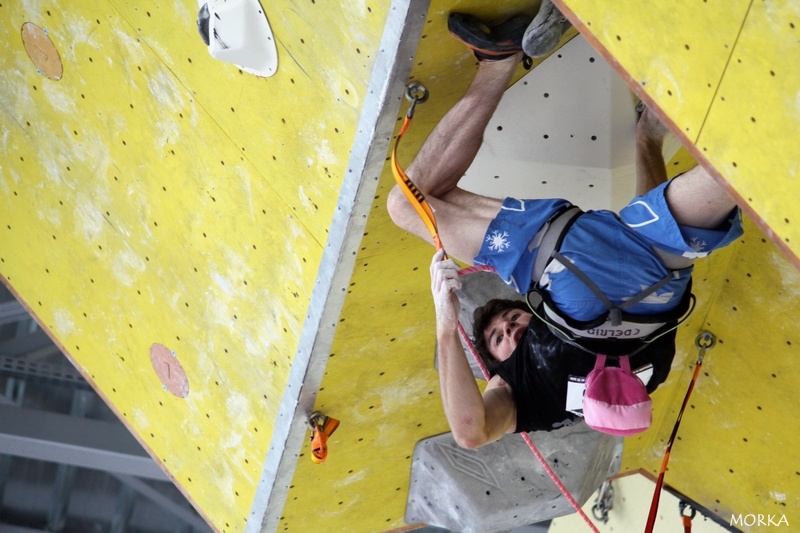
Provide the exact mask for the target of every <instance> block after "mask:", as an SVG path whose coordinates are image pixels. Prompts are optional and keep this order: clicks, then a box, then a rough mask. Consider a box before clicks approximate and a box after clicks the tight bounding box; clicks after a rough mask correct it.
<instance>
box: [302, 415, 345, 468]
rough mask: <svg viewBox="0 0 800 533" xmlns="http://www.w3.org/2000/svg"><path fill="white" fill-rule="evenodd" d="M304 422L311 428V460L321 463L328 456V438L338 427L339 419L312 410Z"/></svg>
mask: <svg viewBox="0 0 800 533" xmlns="http://www.w3.org/2000/svg"><path fill="white" fill-rule="evenodd" d="M306 423H307V424H308V427H310V428H311V460H312V461H314V462H315V463H317V464H322V463H324V462H325V459H327V458H328V438H329V437H330V436H331V435H333V432H334V431H336V428H338V427H339V421H338V420H337V419H335V418H332V417H330V416H327V415H325V414H324V413H322V412H321V411H314V412H313V413H311V414H310V415H308V418H307V419H306Z"/></svg>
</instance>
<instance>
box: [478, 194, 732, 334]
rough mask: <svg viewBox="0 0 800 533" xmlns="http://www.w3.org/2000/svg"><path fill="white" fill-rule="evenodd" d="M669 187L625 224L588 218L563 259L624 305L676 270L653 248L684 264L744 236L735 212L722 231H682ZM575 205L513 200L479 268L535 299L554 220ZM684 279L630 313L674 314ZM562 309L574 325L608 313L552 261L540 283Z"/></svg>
mask: <svg viewBox="0 0 800 533" xmlns="http://www.w3.org/2000/svg"><path fill="white" fill-rule="evenodd" d="M668 184H669V182H667V183H664V184H662V185H661V186H659V187H656V188H655V189H653V190H651V191H649V192H647V193H646V194H645V195H643V196H639V197H637V198H634V199H633V201H631V203H630V204H628V205H627V206H626V207H624V208H623V209H622V210H621V211H620V214H619V216H617V215H616V214H615V213H612V212H611V211H606V210H600V211H587V212H586V214H584V215H583V216H581V217H579V218H578V219H577V220H576V221H575V223H574V224H573V225H572V226H571V227H570V229H569V231H568V232H567V234H566V235H565V237H564V240H563V242H562V245H561V249H560V251H561V253H562V254H563V255H564V256H566V257H567V258H569V259H570V260H571V261H572V262H573V263H574V264H575V265H576V266H577V267H578V268H579V269H580V270H581V271H583V272H584V273H585V274H586V275H587V276H588V277H589V278H590V279H591V280H592V281H593V282H594V283H595V284H596V285H597V286H598V287H599V288H600V289H601V290H602V291H603V293H605V294H606V296H608V298H609V299H610V300H611V301H612V302H613V303H614V304H615V305H619V304H620V303H622V302H624V301H625V300H626V299H630V298H633V297H634V296H636V295H637V294H639V292H641V290H642V289H643V288H644V287H647V286H649V285H652V284H654V283H656V282H658V281H659V280H660V279H662V278H663V277H664V276H666V275H667V273H668V272H669V270H668V269H667V268H666V267H665V266H664V264H663V262H662V260H661V259H660V258H659V256H658V255H657V254H656V252H655V251H654V249H653V248H654V247H657V248H660V249H661V250H663V251H665V252H667V253H669V254H674V255H678V256H682V257H685V258H689V259H693V258H696V257H703V256H705V255H708V254H709V253H710V252H711V251H713V250H716V249H718V248H721V247H724V246H726V245H728V244H730V243H731V242H733V241H734V240H736V239H737V238H738V237H739V236H740V235H741V234H742V223H741V214H740V212H739V210H738V209H734V210H733V211H732V212H731V217H730V219H729V220H728V221H727V222H726V223H725V224H723V225H722V226H721V227H719V228H716V229H713V230H707V229H699V228H692V227H688V226H681V225H679V224H678V223H677V222H676V221H675V219H674V218H673V217H672V213H671V212H670V210H669V207H668V206H667V202H666V199H665V197H664V192H665V190H666V187H667V186H668ZM569 205H570V203H569V202H568V201H566V200H561V199H547V200H516V199H513V198H507V199H505V201H504V202H503V206H502V207H501V209H500V212H499V213H498V214H497V216H496V217H495V219H494V220H493V221H492V222H491V223H490V224H489V228H488V229H487V231H486V235H485V238H484V241H483V244H482V246H481V250H480V252H479V253H478V255H477V256H476V257H475V259H474V263H475V264H476V265H488V266H491V267H492V268H494V270H495V271H496V272H497V274H498V275H499V276H500V277H501V278H502V279H503V280H504V281H505V282H506V283H508V284H509V285H510V286H511V287H512V288H514V289H515V290H516V291H517V292H519V293H521V294H524V293H526V292H528V291H529V290H530V289H531V287H532V285H533V283H532V280H531V271H532V268H533V263H534V261H535V259H536V254H537V252H538V248H539V244H540V242H541V238H542V236H543V234H544V229H543V228H544V226H545V223H546V222H547V220H548V219H549V218H550V217H551V216H553V215H554V214H555V213H557V212H558V211H559V210H561V209H562V208H563V207H565V206H569ZM688 278H689V276H688V275H684V276H682V277H679V278H676V279H674V280H672V281H670V282H669V283H668V284H667V285H666V286H664V287H663V288H661V289H660V290H659V291H658V292H657V293H654V294H652V295H650V296H648V297H647V298H645V299H643V300H642V301H641V302H639V303H637V304H636V305H634V306H632V307H631V308H629V309H627V311H629V312H630V313H632V314H644V315H646V314H655V313H660V312H664V311H669V310H671V309H673V308H674V307H676V306H677V305H678V303H679V302H680V299H681V297H682V296H683V293H684V292H685V290H686V287H687V286H688V283H689V279H688ZM540 284H541V286H542V288H544V289H545V290H547V291H549V293H550V296H551V297H552V299H553V302H554V303H555V304H556V305H557V306H558V308H559V309H560V310H561V311H562V312H563V313H565V314H567V315H568V316H570V317H572V318H573V319H575V320H592V319H594V318H596V317H598V316H600V315H601V314H602V313H604V312H605V311H606V307H605V306H604V305H603V304H602V303H601V302H600V301H599V299H598V298H597V296H595V295H594V294H593V293H592V292H591V290H590V289H589V288H588V287H587V286H586V285H585V284H584V283H583V282H582V281H581V280H580V279H578V278H577V277H576V276H575V275H574V274H572V273H571V272H570V271H568V270H566V269H565V268H564V267H563V266H561V265H560V263H558V262H557V261H551V262H550V265H549V266H548V268H547V270H546V271H545V274H544V276H543V277H542V279H541V280H540Z"/></svg>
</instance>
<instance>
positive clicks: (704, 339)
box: [644, 331, 717, 533]
mask: <svg viewBox="0 0 800 533" xmlns="http://www.w3.org/2000/svg"><path fill="white" fill-rule="evenodd" d="M715 344H717V338H716V337H715V336H714V334H713V333H711V332H709V331H702V332H700V334H699V335H698V336H697V338H695V341H694V345H695V346H696V347H697V348H698V349H699V350H700V353H699V354H698V356H697V364H696V365H695V367H694V374H693V375H692V381H691V382H690V383H689V388H688V389H687V391H686V396H684V398H683V404H682V405H681V410H680V412H679V413H678V419H677V420H676V421H675V427H673V428H672V434H671V435H670V436H669V441H667V449H666V450H665V451H664V459H663V460H662V461H661V471H660V472H659V473H658V480H657V481H656V490H655V492H654V493H653V501H652V503H651V504H650V514H649V515H648V517H647V525H646V526H645V528H644V530H645V533H652V532H653V528H654V527H655V525H656V515H657V514H658V501H659V500H660V499H661V487H663V485H664V474H665V473H666V472H667V463H669V455H670V452H671V451H672V444H673V443H674V442H675V437H676V436H677V435H678V428H679V427H680V425H681V419H682V418H683V412H684V411H685V410H686V405H687V404H688V403H689V396H691V394H692V390H693V389H694V384H695V382H696V381H697V376H698V375H699V374H700V368H701V367H702V366H703V358H704V357H705V355H706V350H710V349H711V348H713V347H714V345H715Z"/></svg>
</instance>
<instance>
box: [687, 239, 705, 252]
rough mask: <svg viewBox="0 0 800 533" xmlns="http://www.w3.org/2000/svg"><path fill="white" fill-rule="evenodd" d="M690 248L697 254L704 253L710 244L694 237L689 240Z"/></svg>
mask: <svg viewBox="0 0 800 533" xmlns="http://www.w3.org/2000/svg"><path fill="white" fill-rule="evenodd" d="M689 246H691V247H692V250H694V251H695V252H702V251H704V250H705V249H706V246H708V244H707V243H706V241H701V240H700V239H698V238H697V237H692V238H691V239H690V240H689Z"/></svg>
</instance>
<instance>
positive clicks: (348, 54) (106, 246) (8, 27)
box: [0, 0, 385, 531]
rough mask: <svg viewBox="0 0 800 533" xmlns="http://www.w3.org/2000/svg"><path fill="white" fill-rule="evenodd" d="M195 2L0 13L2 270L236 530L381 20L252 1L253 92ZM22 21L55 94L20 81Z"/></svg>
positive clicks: (130, 421) (136, 427)
mask: <svg viewBox="0 0 800 533" xmlns="http://www.w3.org/2000/svg"><path fill="white" fill-rule="evenodd" d="M196 11H197V3H196V2H193V1H189V0H186V1H184V2H177V3H173V4H170V5H168V6H165V5H163V4H156V3H145V4H142V3H133V2H110V3H101V4H98V5H89V4H81V3H71V4H68V5H65V4H63V3H61V4H58V3H46V2H19V3H17V2H15V3H12V4H8V3H6V4H3V5H2V6H0V21H2V27H1V28H0V32H1V33H2V35H3V37H4V42H6V43H7V46H6V47H5V48H4V51H3V53H2V55H0V85H1V86H2V91H0V100H1V101H2V104H3V107H4V112H3V113H2V114H0V117H1V118H0V124H1V125H2V126H1V127H2V131H3V134H2V136H0V143H2V151H3V153H4V156H5V157H4V161H3V162H2V163H0V168H1V169H2V174H0V206H1V207H0V223H2V228H3V232H2V234H0V272H2V275H3V279H4V281H5V282H6V283H7V284H8V285H9V286H10V287H11V288H12V290H13V291H14V292H15V293H16V294H17V295H18V296H19V297H20V298H21V299H22V300H23V301H24V302H25V303H26V304H27V305H28V306H29V307H30V308H31V310H32V311H33V313H34V314H35V316H36V317H37V319H38V320H39V322H40V323H41V324H42V326H43V327H44V328H45V329H46V330H47V331H48V332H49V334H50V335H51V336H52V337H53V338H54V340H55V341H56V342H57V343H58V344H59V345H60V346H62V347H63V350H64V352H65V353H66V354H67V355H68V356H69V357H70V358H71V360H72V361H73V362H74V363H75V364H76V365H77V366H78V367H79V368H80V369H81V370H82V372H83V373H84V374H85V376H86V377H87V379H88V380H89V381H90V382H92V383H93V385H94V386H95V387H96V389H97V390H98V392H99V393H100V394H101V395H102V396H103V397H104V398H105V399H106V400H107V401H108V402H109V403H110V404H111V405H112V407H113V408H114V409H115V411H116V412H117V413H118V415H119V416H120V418H121V419H123V421H124V422H125V423H126V425H127V426H128V427H129V428H130V429H131V430H132V431H133V432H134V433H135V434H136V435H137V437H138V438H139V439H140V441H141V442H142V443H143V444H144V445H145V447H146V448H147V449H148V450H149V451H150V452H151V454H152V455H153V456H154V458H155V459H156V460H157V461H159V462H160V463H161V464H162V465H163V466H164V468H165V469H166V470H167V471H168V473H169V475H170V476H171V477H172V478H173V479H174V480H175V482H176V483H177V484H178V486H179V487H180V488H181V489H182V490H183V491H184V492H185V493H186V494H187V496H188V497H189V498H190V500H191V501H192V502H193V503H194V505H195V506H196V507H197V508H198V510H200V511H201V512H202V514H203V515H204V516H205V517H206V518H207V519H208V520H209V521H210V523H212V524H213V526H214V527H215V528H216V529H217V530H219V531H242V530H244V527H245V525H246V520H248V519H249V517H250V512H251V508H252V505H253V498H254V495H255V494H256V491H257V487H258V483H259V479H260V477H261V475H262V469H263V464H264V461H265V457H267V451H268V448H269V446H270V441H271V437H272V431H273V428H274V427H275V422H276V418H277V416H278V409H279V406H280V404H281V400H282V398H283V397H284V392H285V390H286V386H287V379H288V376H289V372H290V368H291V366H292V363H293V357H294V354H295V353H296V351H297V349H298V339H299V338H300V335H301V331H302V329H303V326H304V320H305V318H306V314H307V306H308V303H309V300H310V299H311V293H312V291H313V290H314V287H315V283H316V282H317V271H318V269H319V267H320V260H321V257H322V253H323V247H324V245H325V243H326V241H327V233H328V227H329V226H330V223H331V217H332V215H333V213H334V210H335V209H336V202H337V198H338V193H339V189H340V187H341V186H342V181H343V179H344V176H345V174H346V172H347V164H348V159H349V151H350V149H351V148H352V143H353V138H354V136H355V134H356V124H357V121H358V119H359V114H360V108H361V104H362V101H363V99H364V97H365V95H364V91H365V87H366V81H367V80H368V79H369V77H370V75H371V66H372V61H373V59H374V54H375V50H376V49H377V47H378V45H377V43H378V41H379V39H380V36H381V33H382V29H383V19H384V17H385V8H383V7H380V6H377V8H376V9H373V8H372V7H370V6H364V5H362V4H360V3H344V4H342V3H338V4H336V5H332V6H328V7H325V6H320V5H315V4H314V3H309V4H308V6H307V7H303V8H302V9H300V8H297V7H295V6H294V5H293V4H291V3H290V2H284V3H278V4H275V3H273V4H270V5H269V6H268V7H267V15H268V16H269V18H270V22H271V23H272V28H273V30H274V33H275V37H276V39H277V41H278V44H279V56H280V64H279V69H278V73H277V74H276V75H275V76H274V77H272V78H269V79H259V78H256V77H254V76H251V75H246V74H242V73H241V72H240V71H239V70H238V69H237V68H236V67H235V66H233V65H229V64H225V63H221V62H217V61H215V60H213V59H212V58H211V57H210V56H209V54H208V52H207V50H206V48H205V46H204V45H203V43H202V40H201V39H200V36H199V35H198V34H197V31H196V26H195V16H196ZM331 19H341V20H346V21H347V24H346V25H339V24H326V21H328V20H331ZM25 22H33V23H36V24H38V25H39V26H42V27H44V28H46V29H47V30H48V34H49V36H50V38H51V39H52V40H53V42H54V44H55V45H56V47H57V49H58V50H59V52H60V55H61V59H62V60H63V63H64V75H63V78H62V79H61V80H60V81H54V80H49V79H46V78H45V77H43V76H41V75H40V74H37V72H36V67H35V66H34V65H33V63H32V62H31V61H30V59H29V58H28V56H27V54H26V53H25V50H24V48H23V46H22V42H21V38H20V28H21V27H22V25H23V23H25ZM153 343H161V344H164V345H165V346H166V347H167V348H169V349H170V350H172V351H174V354H175V357H176V359H177V362H179V363H180V365H181V366H182V367H183V369H184V370H185V372H186V374H187V378H188V384H189V394H188V396H187V397H186V398H185V399H182V398H178V397H176V396H174V395H172V394H170V393H169V392H168V391H166V390H164V389H163V387H162V384H161V382H160V381H159V380H158V378H157V376H156V374H155V372H154V370H153V368H152V365H151V361H150V347H151V345H152V344H153ZM175 368H176V367H175ZM281 452H282V450H281ZM261 511H263V509H262V510H261ZM258 519H260V517H257V520H258ZM257 526H258V524H256V527H257Z"/></svg>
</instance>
